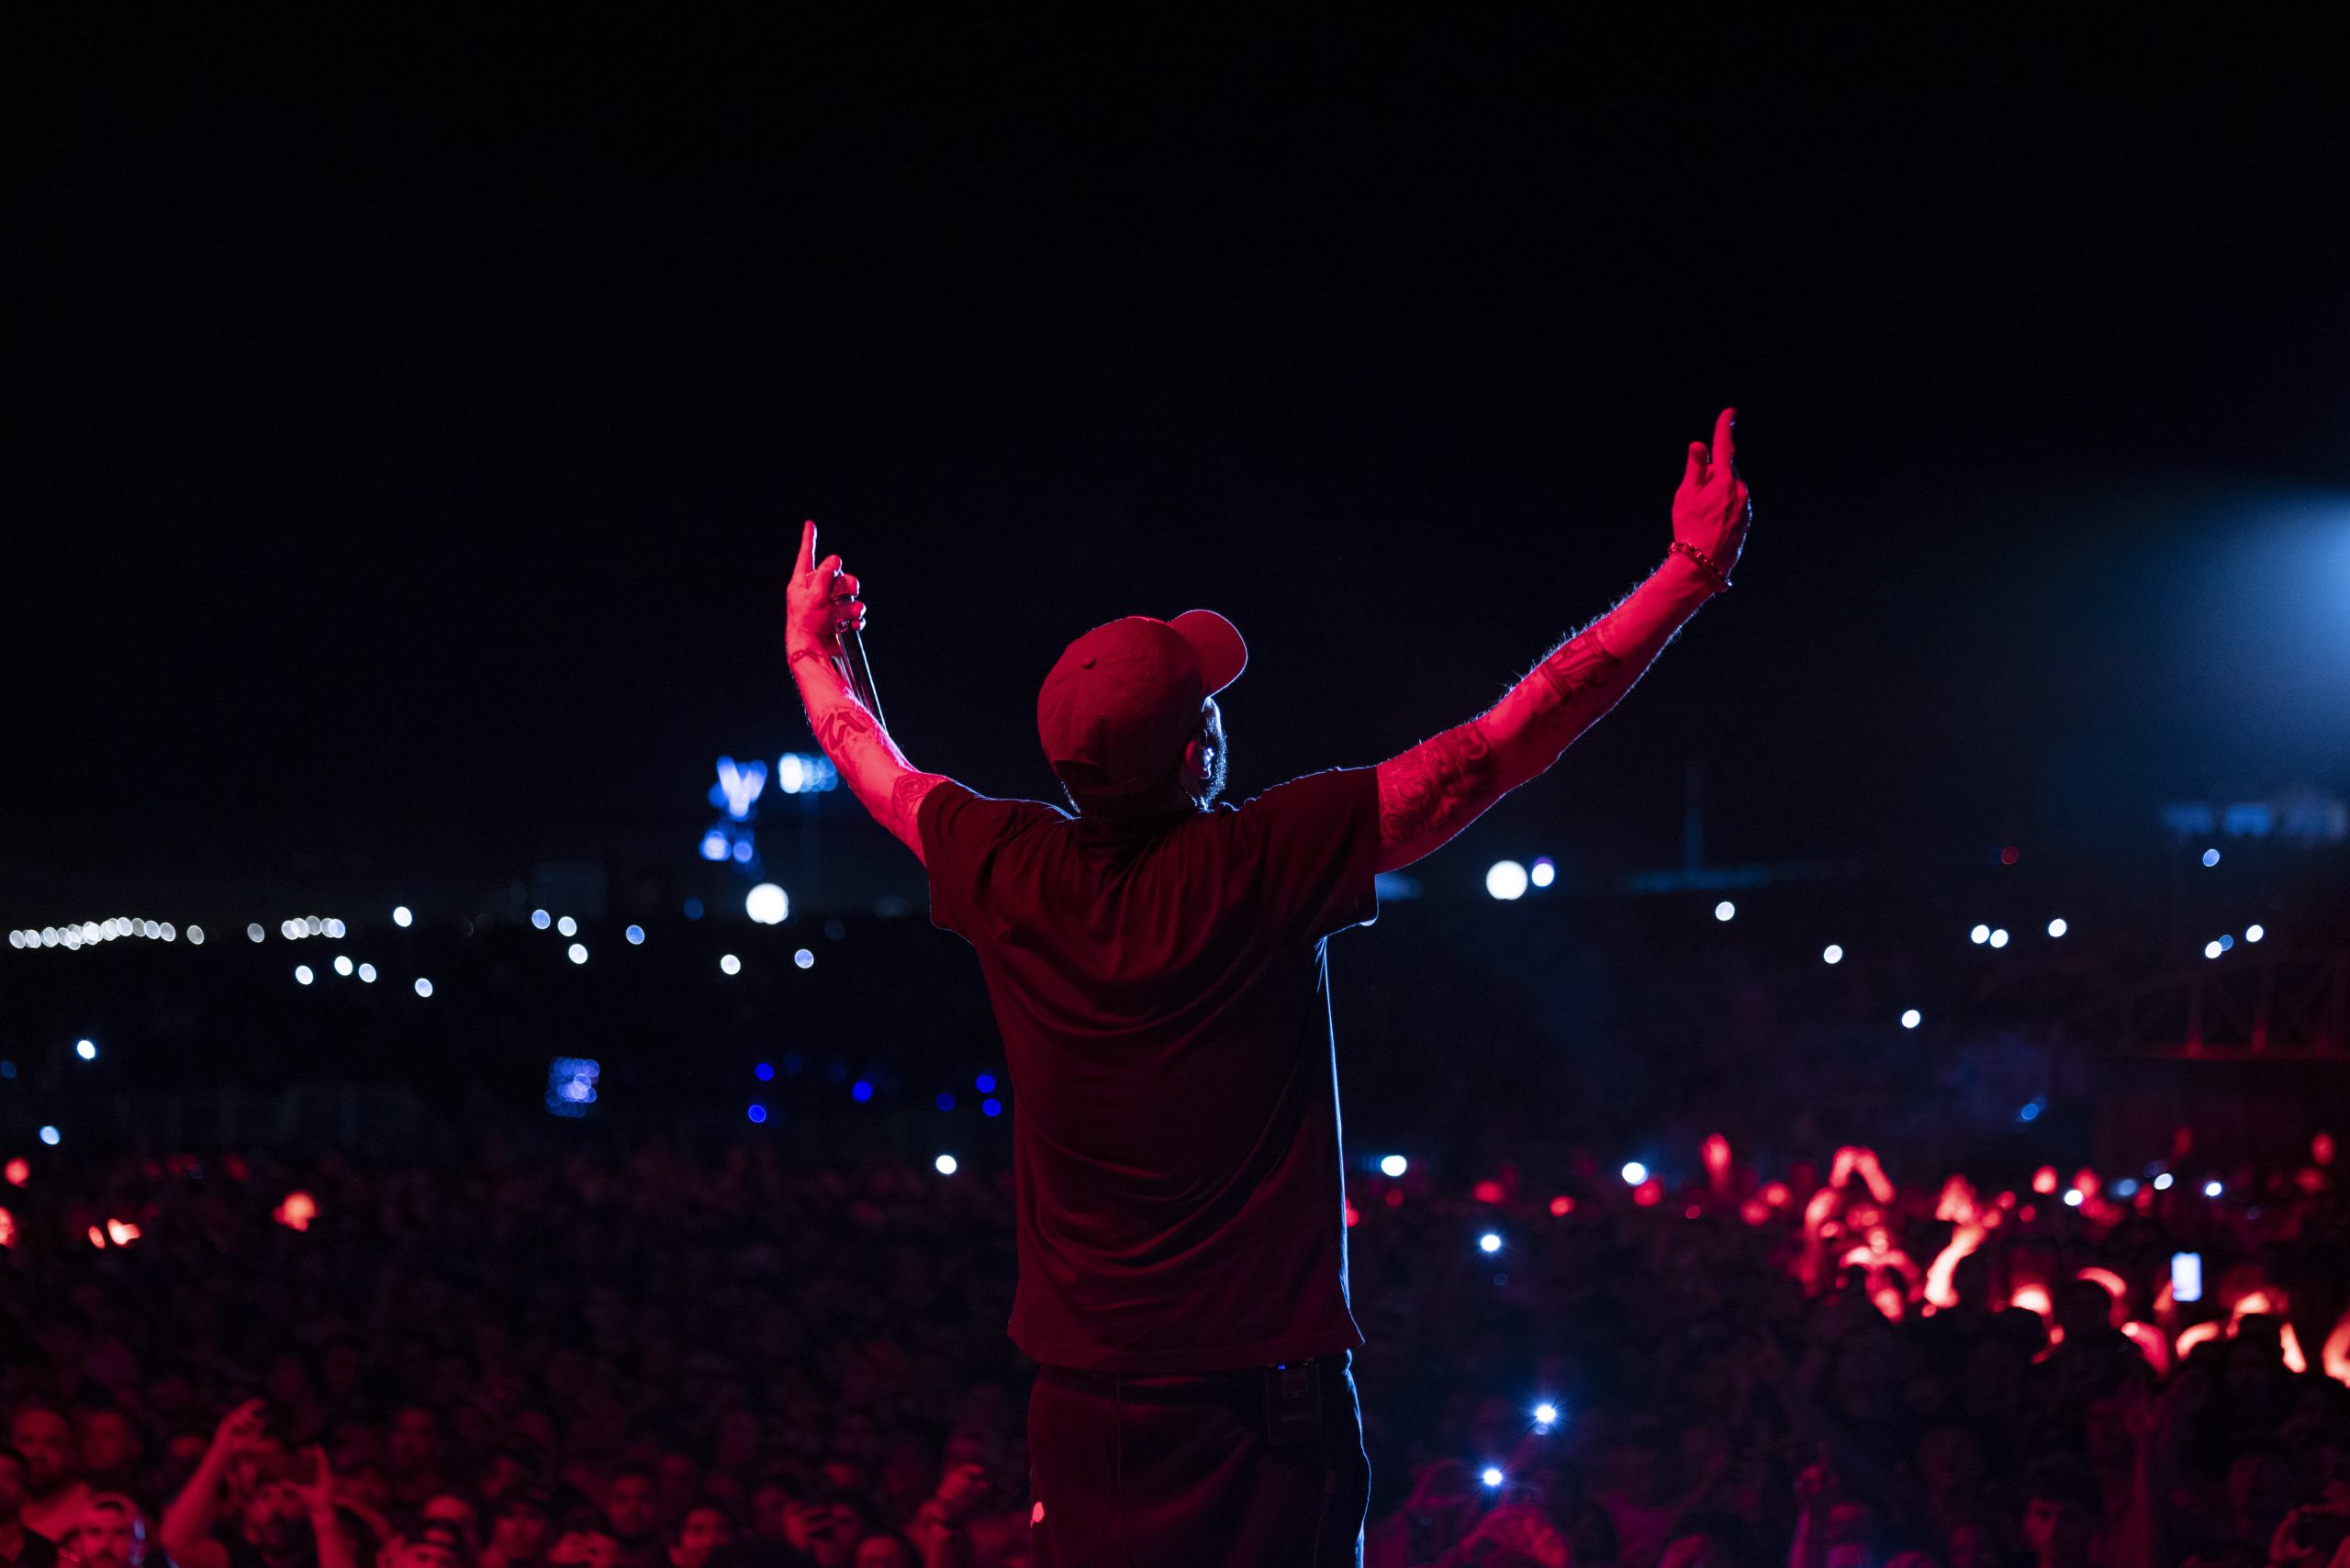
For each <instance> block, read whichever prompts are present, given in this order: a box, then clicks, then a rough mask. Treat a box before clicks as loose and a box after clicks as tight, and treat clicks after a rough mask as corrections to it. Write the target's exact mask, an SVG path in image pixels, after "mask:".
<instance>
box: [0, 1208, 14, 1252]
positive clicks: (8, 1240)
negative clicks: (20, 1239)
mask: <svg viewBox="0 0 2350 1568" xmlns="http://www.w3.org/2000/svg"><path fill="white" fill-rule="evenodd" d="M16 1244H17V1216H16V1215H12V1214H10V1213H9V1212H8V1211H7V1210H6V1209H0V1247H14V1246H15V1245H16Z"/></svg>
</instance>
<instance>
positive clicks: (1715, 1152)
mask: <svg viewBox="0 0 2350 1568" xmlns="http://www.w3.org/2000/svg"><path fill="white" fill-rule="evenodd" d="M1704 1153H1705V1157H1706V1172H1707V1174H1708V1175H1710V1176H1712V1177H1713V1178H1714V1179H1715V1180H1717V1181H1719V1180H1720V1179H1721V1178H1722V1177H1724V1176H1727V1175H1729V1139H1728V1138H1726V1137H1722V1135H1721V1134H1719V1133H1716V1134H1714V1135H1713V1136H1712V1137H1708V1138H1707V1140H1706V1146H1705V1149H1704Z"/></svg>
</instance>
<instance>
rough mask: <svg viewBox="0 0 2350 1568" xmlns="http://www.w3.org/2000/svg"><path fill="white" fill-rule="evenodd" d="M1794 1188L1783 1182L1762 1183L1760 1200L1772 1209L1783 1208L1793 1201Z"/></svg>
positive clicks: (1794, 1195)
mask: <svg viewBox="0 0 2350 1568" xmlns="http://www.w3.org/2000/svg"><path fill="white" fill-rule="evenodd" d="M1795 1199H1796V1194H1795V1190H1794V1189H1793V1188H1791V1187H1789V1186H1788V1185H1787V1184H1786V1183H1785V1182H1766V1183H1764V1184H1763V1188H1762V1201H1763V1202H1764V1203H1766V1204H1770V1205H1771V1206H1772V1207H1773V1208H1774V1209H1783V1208H1785V1207H1786V1206H1787V1205H1788V1204H1791V1203H1793V1202H1795Z"/></svg>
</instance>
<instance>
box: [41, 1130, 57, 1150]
mask: <svg viewBox="0 0 2350 1568" xmlns="http://www.w3.org/2000/svg"><path fill="white" fill-rule="evenodd" d="M58 1137H60V1134H59V1133H58V1130H57V1129H56V1128H55V1127H43V1128H41V1130H40V1141H41V1142H43V1143H45V1144H47V1145H49V1146H50V1148H56V1147H57V1140H58Z"/></svg>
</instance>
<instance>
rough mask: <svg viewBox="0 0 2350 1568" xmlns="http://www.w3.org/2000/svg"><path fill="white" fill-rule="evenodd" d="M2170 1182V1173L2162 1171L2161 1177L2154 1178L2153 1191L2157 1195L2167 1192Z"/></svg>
mask: <svg viewBox="0 0 2350 1568" xmlns="http://www.w3.org/2000/svg"><path fill="white" fill-rule="evenodd" d="M2171 1181H2172V1177H2171V1173H2170V1172H2169V1171H2167V1170H2165V1171H2164V1172H2163V1173H2162V1174H2161V1175H2159V1176H2157V1177H2155V1178H2154V1191H2155V1192H2157V1193H2167V1192H2169V1191H2170V1184H2171Z"/></svg>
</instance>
